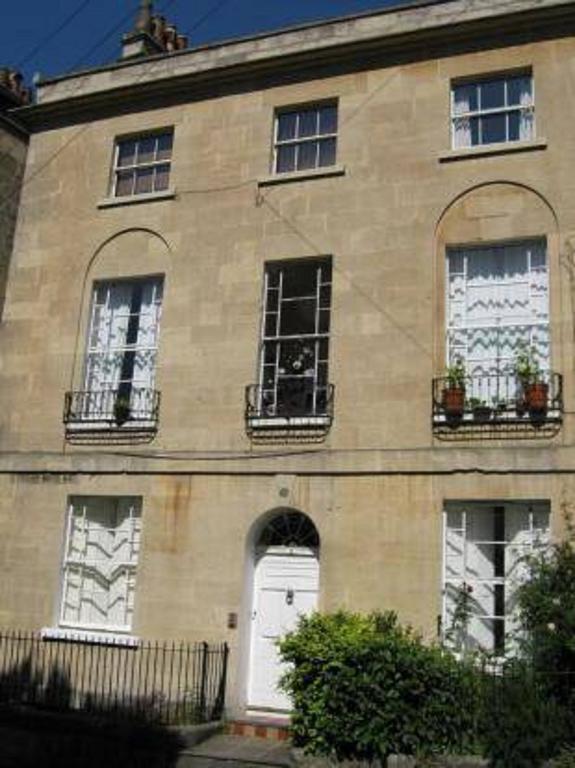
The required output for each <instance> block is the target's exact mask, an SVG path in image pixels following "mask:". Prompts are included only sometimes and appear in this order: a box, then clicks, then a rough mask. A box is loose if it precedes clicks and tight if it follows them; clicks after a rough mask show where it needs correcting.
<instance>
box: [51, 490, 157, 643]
mask: <svg viewBox="0 0 575 768" xmlns="http://www.w3.org/2000/svg"><path fill="white" fill-rule="evenodd" d="M141 507H142V503H141V499H140V498H137V497H128V496H121V497H113V496H77V497H74V498H72V499H71V501H70V508H69V511H68V523H67V535H66V544H65V552H64V562H63V583H62V600H61V607H60V624H61V625H65V626H73V627H80V628H86V629H108V630H117V631H129V630H130V629H131V628H132V617H133V613H134V594H135V586H136V566H137V563H138V555H139V551H140V531H141Z"/></svg>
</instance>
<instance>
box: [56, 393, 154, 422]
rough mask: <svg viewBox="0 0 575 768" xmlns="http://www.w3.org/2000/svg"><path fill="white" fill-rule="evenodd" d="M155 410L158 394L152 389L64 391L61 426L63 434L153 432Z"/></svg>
mask: <svg viewBox="0 0 575 768" xmlns="http://www.w3.org/2000/svg"><path fill="white" fill-rule="evenodd" d="M159 411H160V393H159V392H158V391H157V390H155V389H148V388H143V387H133V388H132V389H131V390H129V391H127V392H123V391H122V390H120V389H102V390H91V391H90V390H82V391H77V392H66V396H65V401H64V424H65V425H66V431H67V432H78V431H83V432H96V431H100V432H102V431H105V432H110V431H117V430H121V431H137V432H155V431H156V430H157V428H158V417H159Z"/></svg>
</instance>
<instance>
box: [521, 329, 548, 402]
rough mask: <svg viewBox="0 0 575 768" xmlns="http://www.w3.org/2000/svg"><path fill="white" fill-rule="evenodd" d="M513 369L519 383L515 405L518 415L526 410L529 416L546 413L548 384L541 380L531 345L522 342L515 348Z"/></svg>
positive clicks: (539, 369)
mask: <svg viewBox="0 0 575 768" xmlns="http://www.w3.org/2000/svg"><path fill="white" fill-rule="evenodd" d="M514 370H515V375H516V377H517V381H518V383H519V385H520V393H519V398H518V401H517V406H516V408H517V413H518V415H522V413H523V412H524V411H525V410H527V411H529V414H530V415H531V416H544V415H545V414H546V413H547V406H548V400H549V384H548V383H547V382H546V381H543V377H542V373H541V368H540V367H539V363H538V361H537V357H536V352H535V350H534V349H533V347H529V346H528V345H527V344H522V345H521V346H520V347H519V348H518V349H517V352H516V354H515V365H514Z"/></svg>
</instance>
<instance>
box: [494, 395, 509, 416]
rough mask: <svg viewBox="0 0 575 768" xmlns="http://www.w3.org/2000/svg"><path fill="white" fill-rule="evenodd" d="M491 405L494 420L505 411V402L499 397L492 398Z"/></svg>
mask: <svg viewBox="0 0 575 768" xmlns="http://www.w3.org/2000/svg"><path fill="white" fill-rule="evenodd" d="M491 403H492V405H493V415H494V416H495V417H496V418H497V416H501V414H503V413H505V411H506V410H507V402H506V401H505V400H504V399H503V398H501V397H492V398H491Z"/></svg>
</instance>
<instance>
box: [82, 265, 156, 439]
mask: <svg viewBox="0 0 575 768" xmlns="http://www.w3.org/2000/svg"><path fill="white" fill-rule="evenodd" d="M136 283H140V284H143V285H146V284H149V285H151V286H152V292H153V298H152V303H151V304H150V306H152V307H153V308H154V311H155V323H154V327H155V333H154V343H153V344H151V345H150V344H147V345H146V344H143V343H138V340H136V342H134V343H124V344H121V345H118V346H114V345H113V343H112V338H111V336H109V335H108V337H107V339H106V344H105V345H102V346H100V344H99V343H97V344H95V345H94V344H93V341H94V339H95V338H96V333H95V323H96V317H97V315H98V310H99V308H101V307H102V306H106V305H107V304H108V303H109V301H110V296H111V291H112V290H113V288H114V286H118V285H126V284H128V285H135V284H136ZM102 290H104V291H106V299H105V301H104V302H99V301H98V293H99V292H100V291H102ZM163 292H164V276H163V275H150V276H147V277H134V278H120V279H117V280H98V281H96V282H94V284H93V287H92V303H91V307H90V317H89V321H88V325H87V329H86V332H87V337H86V352H85V356H84V366H83V375H82V398H83V399H82V400H81V401H80V404H79V406H78V409H77V410H76V411H75V415H76V417H77V421H76V422H74V423H72V424H71V425H69V427H68V428H69V430H71V431H75V430H79V431H81V432H84V431H89V430H98V429H101V428H102V427H104V426H107V425H109V419H110V418H111V415H112V410H111V409H112V408H113V399H114V398H113V393H114V392H115V393H116V394H119V395H121V394H122V390H124V389H127V390H128V392H126V397H128V393H129V400H130V406H131V419H132V423H133V421H134V419H135V420H136V421H137V427H138V428H139V429H142V428H152V427H154V421H153V418H151V414H152V412H153V410H154V403H155V398H156V393H155V390H154V384H155V376H156V369H157V357H158V349H159V335H160V325H161V316H162V305H163ZM141 309H142V308H141V307H140V312H139V318H140V317H141ZM131 314H132V313H130V312H129V316H131ZM108 322H109V324H110V325H111V323H112V322H113V318H112V315H110V318H109V319H108ZM139 324H140V319H139V320H138V330H139ZM138 335H139V333H138ZM125 341H126V342H127V341H128V340H127V339H126V340H125ZM140 352H144V353H151V355H152V357H153V363H151V364H150V366H149V377H148V381H147V382H146V384H145V386H144V385H142V383H141V382H139V381H138V379H137V378H136V377H135V376H134V370H132V376H131V377H130V378H126V377H124V378H122V367H123V365H124V361H122V363H121V365H120V369H119V376H118V379H117V381H114V380H113V379H114V378H115V377H114V376H112V377H111V378H110V380H109V381H107V380H106V378H105V377H98V376H97V375H95V374H94V373H93V370H94V361H95V360H97V358H98V356H100V357H102V358H103V359H104V360H105V359H106V358H111V357H113V356H114V355H122V356H125V355H126V354H128V353H130V354H133V355H134V358H135V357H136V356H137V355H138V353H140ZM99 416H101V418H99ZM130 428H131V427H130V422H126V424H124V425H122V426H121V427H118V429H130Z"/></svg>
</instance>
